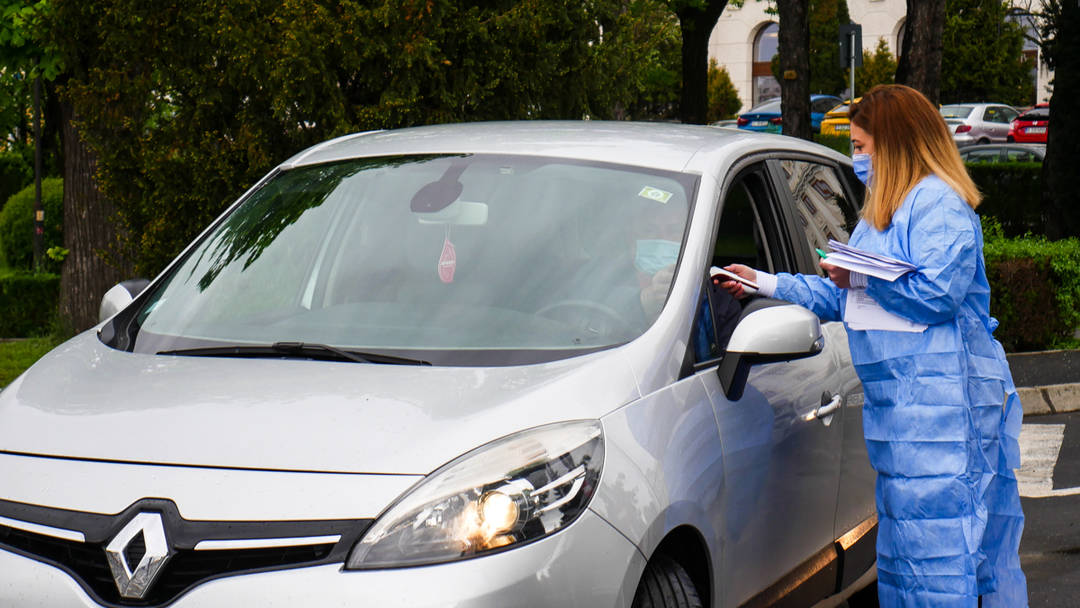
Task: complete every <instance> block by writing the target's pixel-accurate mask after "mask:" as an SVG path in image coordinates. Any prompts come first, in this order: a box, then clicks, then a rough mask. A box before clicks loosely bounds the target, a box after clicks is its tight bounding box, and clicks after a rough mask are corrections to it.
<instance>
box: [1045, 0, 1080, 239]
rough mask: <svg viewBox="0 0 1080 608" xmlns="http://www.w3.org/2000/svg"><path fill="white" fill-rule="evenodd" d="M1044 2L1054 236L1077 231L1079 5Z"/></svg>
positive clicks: (1048, 186) (1049, 206)
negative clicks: (1050, 83) (1049, 80)
mask: <svg viewBox="0 0 1080 608" xmlns="http://www.w3.org/2000/svg"><path fill="white" fill-rule="evenodd" d="M1043 6H1044V12H1043V15H1042V24H1041V27H1040V30H1041V32H1040V33H1041V35H1042V38H1043V53H1044V57H1045V58H1046V62H1047V65H1048V66H1049V67H1050V68H1051V69H1053V70H1054V83H1053V84H1054V93H1053V96H1051V98H1050V126H1049V128H1048V129H1047V134H1048V138H1047V142H1046V158H1045V160H1044V161H1043V166H1042V183H1043V210H1044V212H1045V213H1046V214H1047V215H1048V216H1049V219H1048V221H1047V222H1046V236H1048V237H1050V238H1051V239H1058V238H1063V237H1067V236H1076V235H1077V234H1080V194H1078V193H1080V172H1077V171H1076V167H1077V166H1078V165H1080V116H1078V115H1077V114H1076V112H1074V111H1072V107H1071V106H1072V104H1073V103H1075V101H1076V99H1078V98H1080V6H1077V3H1076V2H1075V1H1073V0H1045V3H1044V5H1043Z"/></svg>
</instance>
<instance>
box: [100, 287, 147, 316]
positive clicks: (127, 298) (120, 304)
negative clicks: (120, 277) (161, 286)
mask: <svg viewBox="0 0 1080 608" xmlns="http://www.w3.org/2000/svg"><path fill="white" fill-rule="evenodd" d="M149 284H150V280H149V279H130V280H127V281H124V282H122V283H117V284H116V285H113V286H112V288H110V289H109V291H106V292H105V295H103V296H101V307H100V308H98V323H100V322H102V321H104V320H105V319H108V318H109V317H111V316H113V315H115V314H116V313H118V312H120V311H121V310H124V308H126V307H127V305H128V304H131V301H132V300H134V299H135V296H137V295H139V294H140V293H141V292H142V290H144V289H146V286H147V285H149Z"/></svg>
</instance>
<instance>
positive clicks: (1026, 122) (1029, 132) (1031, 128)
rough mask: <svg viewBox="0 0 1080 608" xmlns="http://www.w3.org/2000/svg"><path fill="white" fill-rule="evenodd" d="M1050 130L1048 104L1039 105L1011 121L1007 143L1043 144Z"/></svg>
mask: <svg viewBox="0 0 1080 608" xmlns="http://www.w3.org/2000/svg"><path fill="white" fill-rule="evenodd" d="M1049 130H1050V104H1048V103H1040V104H1038V105H1036V106H1035V107H1034V108H1031V109H1030V110H1027V111H1026V112H1024V113H1023V114H1020V115H1019V116H1017V117H1016V118H1014V119H1013V121H1012V128H1011V129H1009V135H1008V141H1014V142H1017V143H1029V144H1045V143H1046V136H1047V133H1048V132H1049Z"/></svg>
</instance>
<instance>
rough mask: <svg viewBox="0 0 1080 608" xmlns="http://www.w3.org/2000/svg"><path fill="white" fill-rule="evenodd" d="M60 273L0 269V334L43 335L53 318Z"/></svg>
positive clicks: (13, 335) (4, 335)
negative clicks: (0, 312) (0, 311)
mask: <svg viewBox="0 0 1080 608" xmlns="http://www.w3.org/2000/svg"><path fill="white" fill-rule="evenodd" d="M59 295H60V276H59V275H55V274H47V273H29V272H13V271H0V310H3V311H4V314H3V315H0V336H3V337H5V338H22V337H26V336H40V335H44V334H45V333H47V332H48V331H50V328H51V327H52V325H53V323H54V322H55V318H56V311H57V302H58V298H59Z"/></svg>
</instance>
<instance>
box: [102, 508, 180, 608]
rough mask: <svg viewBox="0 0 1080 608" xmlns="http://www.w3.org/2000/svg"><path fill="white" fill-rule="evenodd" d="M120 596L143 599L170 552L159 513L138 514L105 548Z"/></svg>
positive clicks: (170, 555)
mask: <svg viewBox="0 0 1080 608" xmlns="http://www.w3.org/2000/svg"><path fill="white" fill-rule="evenodd" d="M105 557H106V558H107V559H108V560H109V569H110V570H112V576H113V581H115V582H116V588H117V589H118V590H119V591H120V595H121V596H122V597H125V598H129V599H142V598H143V597H145V596H146V592H147V591H149V590H150V586H151V585H153V584H154V581H155V580H156V579H157V576H158V574H160V573H161V568H162V566H164V565H165V562H167V561H169V558H170V557H172V554H171V552H170V550H169V543H168V541H167V540H166V538H165V525H164V524H163V523H162V520H161V514H160V513H148V512H143V513H139V514H138V515H136V516H135V517H133V518H132V519H131V521H129V522H128V523H127V525H126V526H124V528H123V529H122V530H120V532H119V533H118V534H117V535H116V536H115V537H113V539H112V540H111V541H110V542H109V544H108V545H107V546H106V547H105Z"/></svg>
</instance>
